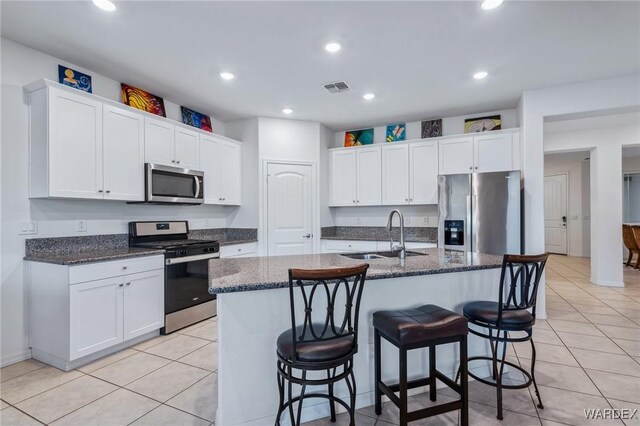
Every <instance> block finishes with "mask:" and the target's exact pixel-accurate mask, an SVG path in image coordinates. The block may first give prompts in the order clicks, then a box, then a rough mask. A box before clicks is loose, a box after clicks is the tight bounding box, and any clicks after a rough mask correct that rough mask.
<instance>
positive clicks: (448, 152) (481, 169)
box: [439, 131, 520, 175]
mask: <svg viewBox="0 0 640 426" xmlns="http://www.w3.org/2000/svg"><path fill="white" fill-rule="evenodd" d="M439 157H440V161H439V164H440V174H442V175H448V174H458V173H486V172H499V171H509V170H518V169H519V168H520V158H519V157H520V138H519V133H517V132H513V131H506V132H505V131H495V132H486V133H479V134H476V135H474V136H465V137H456V138H449V139H443V140H441V141H440V146H439Z"/></svg>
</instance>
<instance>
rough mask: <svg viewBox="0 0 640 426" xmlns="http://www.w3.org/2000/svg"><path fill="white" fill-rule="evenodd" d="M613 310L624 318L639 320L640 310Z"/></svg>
mask: <svg viewBox="0 0 640 426" xmlns="http://www.w3.org/2000/svg"><path fill="white" fill-rule="evenodd" d="M615 310H616V311H618V312H619V313H621V314H622V315H624V316H625V317H628V318H638V319H640V308H615Z"/></svg>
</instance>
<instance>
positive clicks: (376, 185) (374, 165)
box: [330, 146, 382, 206]
mask: <svg viewBox="0 0 640 426" xmlns="http://www.w3.org/2000/svg"><path fill="white" fill-rule="evenodd" d="M330 185H331V205H332V206H375V205H380V204H381V203H382V150H381V149H380V147H379V146H374V147H359V148H345V149H342V148H340V149H336V150H332V151H331V184H330Z"/></svg>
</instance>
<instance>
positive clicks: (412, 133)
mask: <svg viewBox="0 0 640 426" xmlns="http://www.w3.org/2000/svg"><path fill="white" fill-rule="evenodd" d="M496 114H500V116H501V118H502V128H503V129H513V128H516V127H518V115H517V111H516V109H515V108H513V109H504V110H499V111H491V112H481V113H476V114H466V115H458V116H455V117H443V118H442V135H443V136H450V135H460V134H463V133H464V120H465V119H467V118H471V117H482V116H487V115H496ZM434 118H439V117H434ZM389 124H392V123H391V122H389ZM406 125H407V130H406V132H407V137H406V139H407V140H411V139H420V138H421V137H422V127H421V126H422V122H421V121H412V122H409V123H406ZM366 128H367V127H366V126H365V127H363V129H366ZM348 130H357V129H343V130H341V131H339V132H336V134H335V143H334V148H339V147H342V146H344V133H345V131H348ZM386 137H387V128H386V126H378V127H374V128H373V143H386Z"/></svg>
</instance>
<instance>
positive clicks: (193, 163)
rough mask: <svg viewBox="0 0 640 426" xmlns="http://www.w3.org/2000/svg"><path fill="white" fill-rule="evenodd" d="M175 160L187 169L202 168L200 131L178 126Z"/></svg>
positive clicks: (178, 164) (175, 139)
mask: <svg viewBox="0 0 640 426" xmlns="http://www.w3.org/2000/svg"><path fill="white" fill-rule="evenodd" d="M174 141H175V150H174V152H175V155H174V157H175V162H176V165H177V166H179V167H184V168H185V169H200V152H199V151H200V145H199V135H198V133H196V132H194V131H191V130H188V129H184V128H182V127H176V136H175V138H174Z"/></svg>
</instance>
